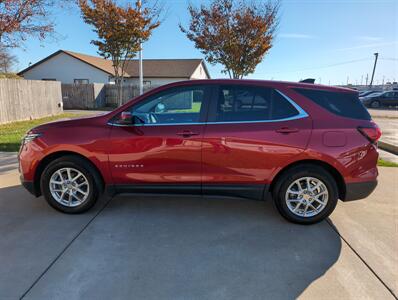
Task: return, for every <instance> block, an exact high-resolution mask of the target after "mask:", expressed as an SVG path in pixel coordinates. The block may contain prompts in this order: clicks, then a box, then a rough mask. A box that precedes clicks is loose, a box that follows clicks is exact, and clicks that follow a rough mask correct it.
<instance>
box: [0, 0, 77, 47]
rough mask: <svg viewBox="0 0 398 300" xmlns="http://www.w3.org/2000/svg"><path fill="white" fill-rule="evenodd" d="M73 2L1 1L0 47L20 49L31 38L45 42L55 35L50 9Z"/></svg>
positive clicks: (50, 0) (46, 0) (54, 0)
mask: <svg viewBox="0 0 398 300" xmlns="http://www.w3.org/2000/svg"><path fill="white" fill-rule="evenodd" d="M69 1H72V0H58V1H57V0H0V45H2V46H5V47H19V46H20V45H21V42H23V41H25V40H26V39H27V38H28V37H29V36H34V37H38V38H39V39H40V40H44V39H45V38H46V37H47V35H49V34H52V33H54V24H53V22H52V21H51V20H50V19H49V18H48V16H49V15H50V8H52V7H53V6H54V5H55V4H57V5H63V4H64V3H65V2H69Z"/></svg>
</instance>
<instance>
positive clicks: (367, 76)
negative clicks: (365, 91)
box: [365, 73, 369, 85]
mask: <svg viewBox="0 0 398 300" xmlns="http://www.w3.org/2000/svg"><path fill="white" fill-rule="evenodd" d="M368 79H369V74H368V73H366V83H365V85H368Z"/></svg>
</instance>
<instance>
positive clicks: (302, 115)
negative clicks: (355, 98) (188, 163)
mask: <svg viewBox="0 0 398 300" xmlns="http://www.w3.org/2000/svg"><path fill="white" fill-rule="evenodd" d="M275 91H277V92H278V93H279V94H280V95H281V96H282V97H284V98H285V99H286V100H287V101H288V102H289V103H290V104H291V105H292V106H293V107H294V108H295V109H296V110H297V111H298V114H297V115H294V116H292V117H288V118H282V119H276V120H255V121H223V122H193V123H163V124H161V123H160V124H131V125H123V124H115V123H112V122H111V121H109V122H108V125H112V126H119V127H126V126H127V127H129V126H134V127H135V126H176V125H207V124H208V125H217V124H252V123H275V122H285V121H292V120H298V119H303V118H307V117H308V114H307V112H306V111H305V110H304V109H303V108H301V107H300V106H299V105H298V104H297V103H296V102H294V101H293V100H292V99H291V98H290V97H288V96H286V95H285V94H283V93H282V92H281V91H279V90H277V89H275Z"/></svg>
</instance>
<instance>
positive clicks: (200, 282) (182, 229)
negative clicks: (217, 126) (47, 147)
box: [0, 154, 398, 299]
mask: <svg viewBox="0 0 398 300" xmlns="http://www.w3.org/2000/svg"><path fill="white" fill-rule="evenodd" d="M15 167H16V161H15V155H14V154H9V155H2V159H0V214H1V216H0V263H1V264H0V266H1V268H0V299H18V298H21V297H23V298H26V299H269V298H272V299H293V298H297V297H299V298H302V299H319V298H322V299H364V298H367V299H394V294H395V295H397V294H398V286H397V282H398V234H397V228H398V209H397V208H398V205H397V199H398V188H397V182H398V168H381V170H380V173H381V174H380V185H379V187H378V188H377V190H376V192H375V193H374V194H373V195H371V196H370V197H369V198H368V199H366V200H363V201H357V202H352V203H341V202H340V203H339V205H338V208H337V210H336V211H335V212H334V213H333V215H332V217H331V218H330V219H329V220H328V221H327V222H322V223H320V224H316V225H312V226H300V225H294V224H290V223H287V222H286V221H284V220H283V219H282V218H281V217H279V215H278V214H277V212H276V211H275V209H274V208H273V206H272V204H271V203H270V202H256V201H248V200H239V199H225V198H207V197H206V198H201V197H188V196H184V197H177V196H175V197H174V196H173V197H171V196H169V197H153V196H152V197H149V196H147V197H143V196H139V197H138V196H117V197H114V198H113V199H107V198H103V199H101V201H100V202H99V203H98V204H97V205H96V206H95V209H94V210H92V211H90V212H89V213H87V214H84V215H73V216H69V215H64V214H61V213H58V212H56V211H55V210H53V209H51V208H50V207H49V206H48V205H47V204H46V203H45V200H44V199H43V198H42V197H40V198H38V199H36V198H34V197H33V196H31V195H30V194H28V192H27V191H25V190H24V189H23V188H22V187H21V186H20V185H19V182H18V174H17V171H16V169H15Z"/></svg>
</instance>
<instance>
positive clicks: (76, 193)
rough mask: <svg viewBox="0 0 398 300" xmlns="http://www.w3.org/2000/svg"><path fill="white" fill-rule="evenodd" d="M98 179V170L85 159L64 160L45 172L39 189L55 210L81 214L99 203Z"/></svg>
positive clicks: (60, 159) (68, 157)
mask: <svg viewBox="0 0 398 300" xmlns="http://www.w3.org/2000/svg"><path fill="white" fill-rule="evenodd" d="M97 176H98V174H97V173H96V170H95V169H94V168H93V167H92V166H91V165H90V163H88V162H87V161H85V160H84V159H82V158H80V157H77V156H64V157H61V158H58V159H56V160H54V161H52V162H51V163H50V164H49V165H48V166H47V167H46V168H45V169H44V171H43V173H42V176H41V182H40V185H41V189H42V193H43V195H44V197H45V199H46V200H47V202H48V203H49V204H50V205H51V206H52V207H54V208H55V209H57V210H59V211H62V212H64V213H71V214H73V213H82V212H85V211H87V210H88V209H90V208H91V207H92V206H93V205H94V204H95V202H96V201H97V198H98V195H99V186H98V184H99V182H98V177H97Z"/></svg>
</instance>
